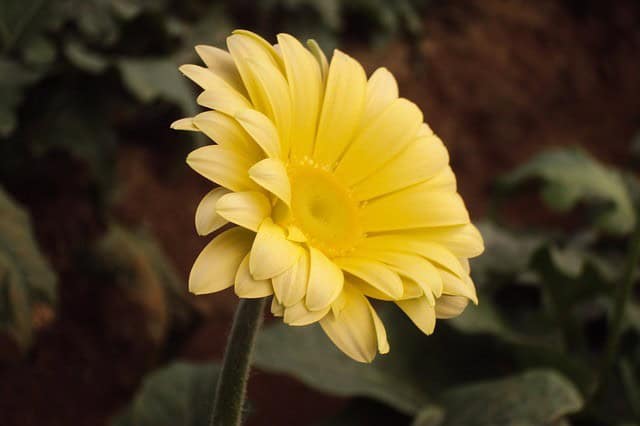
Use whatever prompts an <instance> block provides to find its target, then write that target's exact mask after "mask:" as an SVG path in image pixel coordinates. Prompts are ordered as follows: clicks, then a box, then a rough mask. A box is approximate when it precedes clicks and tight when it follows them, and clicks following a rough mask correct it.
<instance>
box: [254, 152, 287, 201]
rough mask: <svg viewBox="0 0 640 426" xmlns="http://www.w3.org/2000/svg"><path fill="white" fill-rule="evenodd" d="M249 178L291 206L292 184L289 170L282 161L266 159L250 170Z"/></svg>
mask: <svg viewBox="0 0 640 426" xmlns="http://www.w3.org/2000/svg"><path fill="white" fill-rule="evenodd" d="M249 176H251V179H253V180H254V181H255V182H256V183H258V185H260V186H261V187H263V188H264V189H266V190H267V191H270V192H271V193H273V194H275V195H276V196H277V197H278V198H280V199H281V200H282V201H284V202H285V203H286V204H287V205H291V183H290V182H289V175H288V174H287V168H286V166H285V165H284V163H282V161H280V160H276V159H273V158H265V159H264V160H262V161H260V162H259V163H256V164H255V165H254V166H253V167H251V169H250V170H249Z"/></svg>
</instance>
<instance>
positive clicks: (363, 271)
mask: <svg viewBox="0 0 640 426" xmlns="http://www.w3.org/2000/svg"><path fill="white" fill-rule="evenodd" d="M307 46H308V48H305V47H304V46H303V45H302V44H301V43H300V42H299V41H298V40H296V39H295V38H294V37H292V36H290V35H288V34H279V35H278V44H276V45H271V44H269V43H268V42H267V41H265V40H264V39H262V38H261V37H259V36H258V35H256V34H253V33H251V32H248V31H242V30H239V31H235V32H234V33H233V35H231V36H230V37H228V38H227V47H228V49H229V51H228V52H227V51H224V50H221V49H218V48H216V47H212V46H197V47H196V51H197V53H198V54H199V56H200V57H201V58H202V60H203V61H204V63H205V64H206V67H202V66H198V65H183V66H182V67H181V68H180V70H181V71H182V73H184V74H185V75H186V76H187V77H189V78H190V79H191V80H193V81H194V82H195V83H196V84H198V85H199V86H200V87H202V89H203V92H202V94H200V96H198V99H197V102H198V104H200V105H202V106H204V107H206V108H210V109H211V110H210V111H206V112H203V113H201V114H198V115H196V116H195V117H191V118H184V119H181V120H178V121H176V122H174V123H173V124H172V127H173V128H175V129H181V130H193V131H201V132H203V133H204V134H205V135H207V136H208V137H210V138H211V139H212V140H213V141H215V142H216V144H215V145H209V146H205V147H202V148H198V149H196V150H195V151H193V152H191V153H190V154H189V156H188V158H187V163H188V164H189V165H190V166H191V167H192V168H193V169H194V170H195V171H196V172H198V173H199V174H201V175H202V176H204V177H205V178H207V179H209V180H211V181H212V182H215V183H216V184H218V185H219V187H217V188H215V189H213V190H212V191H211V192H209V193H208V194H207V195H206V196H205V197H204V198H203V200H202V202H201V203H200V205H199V206H198V208H197V211H196V229H197V231H198V233H199V234H200V235H207V234H210V233H211V232H213V231H215V230H217V229H219V228H220V227H222V226H224V225H225V224H227V223H228V222H231V223H233V224H236V225H238V226H236V227H232V228H230V229H228V230H226V231H224V232H222V233H221V234H219V235H218V236H217V237H216V238H214V239H213V240H212V241H211V242H210V243H209V244H208V245H207V246H206V247H205V248H204V250H203V251H202V253H200V255H199V256H198V258H197V259H196V261H195V264H194V265H193V269H192V270H191V274H190V276H189V289H190V291H191V292H193V293H195V294H203V293H211V292H216V291H220V290H224V289H226V288H228V287H230V286H232V285H233V286H234V289H235V292H236V294H237V295H238V296H239V297H242V298H258V297H265V296H269V295H273V299H272V305H271V311H272V312H273V314H274V315H277V316H281V317H283V319H284V322H285V323H287V324H290V325H296V326H301V325H307V324H310V323H313V322H316V321H319V322H320V325H321V326H322V328H323V330H324V331H325V332H326V334H327V335H328V336H329V338H330V339H331V340H332V341H333V342H334V343H335V344H336V346H338V347H339V348H340V349H341V350H342V351H344V352H345V353H346V354H347V355H349V356H350V357H352V358H353V359H355V360H357V361H361V362H370V361H371V360H372V359H373V358H374V357H375V355H376V353H377V352H380V353H386V352H388V350H389V344H388V343H387V336H386V332H385V329H384V325H383V324H382V321H380V318H379V317H378V315H377V314H376V312H375V310H374V309H373V307H372V305H371V303H370V302H369V299H380V300H388V301H393V302H395V303H396V304H397V305H398V306H399V307H400V308H401V309H402V310H403V311H404V312H405V313H406V314H407V315H408V316H409V318H411V320H412V321H413V322H414V323H415V324H416V325H417V326H418V327H419V328H420V330H422V331H423V332H425V333H427V334H430V333H432V332H433V330H434V327H435V322H436V318H450V317H453V316H456V315H458V314H460V313H461V312H462V311H463V310H464V308H465V307H466V305H467V303H468V300H471V301H473V302H475V303H477V298H476V291H475V288H474V285H473V282H472V281H471V279H470V278H469V263H468V261H467V259H468V258H470V257H473V256H477V255H479V254H480V253H481V252H482V250H483V242H482V238H481V236H480V234H479V232H478V231H477V229H476V228H475V227H474V226H473V225H472V224H471V223H470V220H469V215H468V213H467V210H466V208H465V205H464V202H463V201H462V198H461V197H460V196H459V195H458V193H457V190H456V180H455V176H454V174H453V172H452V171H451V168H450V167H449V165H448V163H449V156H448V153H447V150H446V148H445V147H444V145H443V143H442V141H441V140H440V139H439V138H438V137H437V136H436V135H434V134H433V132H432V131H431V129H430V128H429V127H428V126H427V125H426V124H424V123H423V117H422V112H421V111H420V109H419V108H418V107H417V106H416V105H415V104H414V103H412V102H410V101H408V100H406V99H404V98H400V97H398V86H397V83H396V81H395V79H394V77H393V75H391V73H390V72H389V71H387V70H386V69H385V68H379V69H378V70H376V71H375V72H374V73H373V74H372V75H371V76H370V77H369V79H367V77H366V74H365V71H364V70H363V68H362V66H361V65H360V64H359V63H358V62H357V61H356V60H354V59H353V58H351V57H350V56H348V55H346V54H345V53H343V52H341V51H339V50H335V51H334V53H333V57H332V58H331V63H328V62H327V59H326V58H325V56H324V54H323V53H322V51H321V50H320V48H319V47H318V45H317V44H316V43H315V42H314V41H313V40H310V41H309V42H308V43H307Z"/></svg>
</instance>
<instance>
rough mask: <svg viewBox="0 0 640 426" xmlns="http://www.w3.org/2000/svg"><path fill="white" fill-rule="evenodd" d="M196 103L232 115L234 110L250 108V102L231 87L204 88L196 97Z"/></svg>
mask: <svg viewBox="0 0 640 426" xmlns="http://www.w3.org/2000/svg"><path fill="white" fill-rule="evenodd" d="M196 102H197V103H198V105H202V106H203V107H207V108H211V109H215V110H218V111H220V112H224V113H225V114H227V115H234V114H235V113H236V112H238V111H240V110H242V109H245V108H250V107H251V104H250V103H249V101H248V100H247V98H245V97H244V96H242V94H240V92H237V91H235V90H233V89H231V88H225V87H214V88H211V89H208V90H205V91H204V92H202V93H201V94H200V96H198V98H197V99H196Z"/></svg>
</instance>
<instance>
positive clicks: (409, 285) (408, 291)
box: [349, 276, 436, 305]
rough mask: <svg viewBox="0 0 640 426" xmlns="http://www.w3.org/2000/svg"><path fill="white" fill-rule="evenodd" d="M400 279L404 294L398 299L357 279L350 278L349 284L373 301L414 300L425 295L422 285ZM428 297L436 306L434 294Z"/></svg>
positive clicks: (428, 293) (429, 293)
mask: <svg viewBox="0 0 640 426" xmlns="http://www.w3.org/2000/svg"><path fill="white" fill-rule="evenodd" d="M400 279H401V280H402V290H403V292H402V296H401V297H398V298H393V297H390V296H389V295H387V294H384V293H383V292H381V291H380V290H378V289H376V288H375V287H372V286H371V285H370V284H368V283H366V282H365V281H362V280H360V279H357V278H355V277H351V276H350V277H349V282H350V283H352V284H353V285H354V286H356V287H357V288H358V289H359V290H360V291H362V293H364V295H365V296H367V297H370V298H372V299H378V300H386V301H394V300H404V299H413V298H415V297H420V296H423V295H425V292H424V291H423V290H422V287H420V285H418V283H416V282H415V281H413V280H411V279H409V278H407V277H402V276H401V277H400ZM426 295H427V297H428V298H429V300H431V301H432V304H434V305H435V303H436V302H435V297H434V296H433V293H432V292H431V291H429V292H427V293H426Z"/></svg>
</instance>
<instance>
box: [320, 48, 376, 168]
mask: <svg viewBox="0 0 640 426" xmlns="http://www.w3.org/2000/svg"><path fill="white" fill-rule="evenodd" d="M366 84H367V77H366V75H365V73H364V70H363V69H362V66H361V65H360V64H359V63H358V62H357V61H356V60H354V59H353V58H351V57H349V56H348V55H345V54H344V53H342V52H340V51H339V50H335V51H334V53H333V58H332V59H331V65H329V75H328V77H327V88H326V91H325V94H324V100H323V103H322V112H321V114H320V121H319V122H318V133H317V136H316V144H315V148H314V153H313V157H314V159H315V160H316V161H318V162H319V163H320V164H325V165H328V166H333V164H334V163H335V162H336V160H338V158H339V157H340V156H341V155H342V153H343V152H344V151H345V149H347V147H348V146H349V144H350V143H351V141H352V139H353V137H354V135H355V132H356V130H357V128H358V126H359V124H360V118H361V116H362V111H363V109H364V97H365V90H366Z"/></svg>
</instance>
